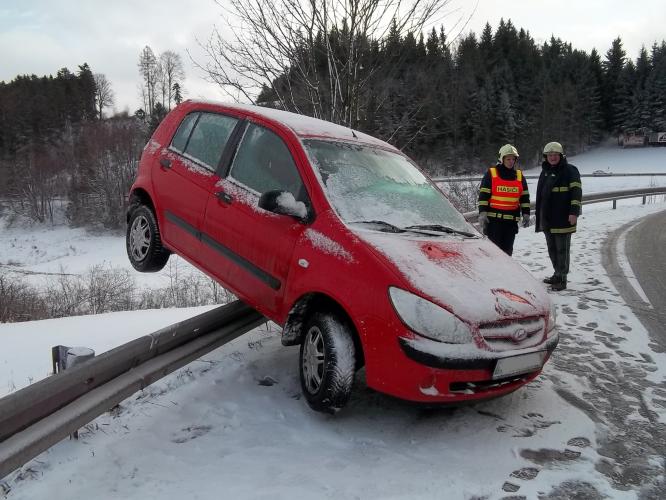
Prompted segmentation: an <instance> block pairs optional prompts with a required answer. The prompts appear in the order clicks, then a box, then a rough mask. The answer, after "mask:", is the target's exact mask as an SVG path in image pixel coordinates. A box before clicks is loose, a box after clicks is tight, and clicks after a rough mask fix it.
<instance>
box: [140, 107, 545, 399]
mask: <svg viewBox="0 0 666 500" xmlns="http://www.w3.org/2000/svg"><path fill="white" fill-rule="evenodd" d="M127 221H128V226H127V253H128V255H129V259H130V261H131V262H132V265H133V266H134V267H135V268H136V269H137V270H139V271H143V272H151V271H157V270H159V269H161V268H162V267H164V265H165V263H166V262H167V259H168V258H169V254H170V253H171V252H175V253H177V254H178V255H180V256H182V257H183V258H185V259H186V260H188V261H189V262H191V263H192V264H194V265H195V266H196V267H198V268H199V269H201V270H202V271H203V272H205V273H206V274H208V275H209V276H211V277H213V278H214V279H215V280H217V281H219V282H220V283H221V284H222V285H223V286H224V287H225V288H227V289H229V290H231V291H233V293H235V294H236V295H237V296H238V297H239V298H240V299H242V300H243V301H245V302H247V303H248V304H250V305H251V306H252V307H254V308H256V309H257V310H258V311H260V312H261V313H262V314H264V315H265V316H266V317H268V318H270V319H271V320H273V321H274V322H275V323H277V324H279V325H282V326H283V333H282V343H283V344H284V345H294V344H300V346H301V347H300V356H299V371H300V378H301V386H302V389H303V393H304V395H305V398H306V400H307V402H308V404H309V405H310V407H312V408H313V409H314V410H318V411H326V412H334V411H336V410H338V409H340V408H342V407H343V406H344V405H345V403H346V402H347V401H348V399H349V396H350V393H351V390H352V384H353V381H354V375H355V372H356V371H357V370H358V369H360V368H361V367H365V379H366V382H367V385H368V386H369V387H371V388H373V389H376V390H377V391H380V392H383V393H386V394H389V395H392V396H396V397H398V398H402V399H405V400H410V401H418V402H426V403H449V402H461V401H470V400H481V399H485V398H492V397H496V396H500V395H503V394H507V393H509V392H512V391H514V390H516V389H517V388H519V387H521V386H522V385H524V384H526V383H527V382H529V381H530V380H532V379H533V378H534V377H536V376H537V375H538V374H539V372H540V371H541V369H542V367H543V364H544V363H545V362H546V360H547V359H548V357H549V356H550V354H551V352H552V351H553V349H555V346H556V345H557V342H558V333H557V329H556V328H555V315H554V309H553V308H552V306H551V303H550V301H549V299H548V296H547V294H546V291H545V289H544V288H543V286H542V285H541V284H540V283H538V282H536V281H535V280H534V279H533V278H532V276H531V275H530V274H529V273H528V272H527V271H525V270H524V269H523V268H522V267H521V266H520V265H518V264H517V263H516V262H515V261H514V260H512V259H511V258H510V257H508V256H506V255H505V254H504V253H503V252H502V251H501V250H499V249H498V248H497V247H496V246H495V245H494V244H492V243H491V242H490V241H488V240H487V239H485V238H483V237H482V236H481V235H480V234H479V233H478V232H477V231H476V229H475V228H474V227H473V226H472V225H470V224H469V223H468V222H467V221H466V220H465V219H464V217H463V216H462V214H461V213H460V212H458V211H457V210H456V209H455V208H454V207H453V205H452V204H451V203H450V202H449V201H448V199H447V198H446V196H445V195H444V194H442V192H441V191H440V190H439V189H438V187H437V186H436V185H435V184H434V183H433V182H432V181H430V180H429V179H428V177H426V176H425V175H424V174H423V173H422V172H421V171H420V170H419V169H418V168H417V166H416V165H415V164H414V163H413V162H412V161H411V160H410V159H409V158H408V157H406V156H405V155H404V154H402V153H401V152H400V151H399V150H397V149H396V148H394V147H393V146H391V145H389V144H387V143H385V142H383V141H380V140H378V139H375V138H373V137H371V136H368V135H366V134H363V133H361V132H358V131H355V130H351V129H349V128H346V127H343V126H338V125H334V124H332V123H328V122H325V121H321V120H317V119H314V118H309V117H305V116H300V115H296V114H293V113H288V112H284V111H279V110H274V109H268V108H262V107H254V106H243V105H230V104H222V103H213V102H203V101H186V102H184V103H182V104H180V105H179V106H178V107H177V108H175V109H174V110H173V111H171V112H170V113H169V114H168V116H167V117H166V118H165V119H164V121H162V123H161V125H160V126H159V128H158V129H157V130H156V131H155V133H154V135H153V137H152V139H151V140H150V142H149V143H148V144H147V145H146V147H145V150H144V152H143V156H142V157H141V163H140V166H139V172H138V176H137V179H136V181H135V183H134V185H133V186H132V190H131V194H130V208H129V211H128V218H127Z"/></svg>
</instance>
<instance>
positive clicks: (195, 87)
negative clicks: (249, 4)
mask: <svg viewBox="0 0 666 500" xmlns="http://www.w3.org/2000/svg"><path fill="white" fill-rule="evenodd" d="M474 4H475V1H474V0H452V5H454V6H456V7H458V10H457V11H454V12H453V13H452V14H450V15H449V16H448V17H446V18H444V19H443V20H442V23H443V25H444V27H445V29H446V30H447V31H449V32H451V33H455V32H456V30H457V31H459V30H460V26H458V27H457V28H456V27H455V21H456V20H457V19H458V18H460V17H465V16H468V15H469V14H470V13H471V12H472V7H473V6H474ZM222 14H223V12H222V10H221V9H220V7H219V6H218V5H216V3H215V2H214V1H213V0H189V1H187V2H185V1H182V0H178V1H176V0H159V1H155V0H154V1H136V0H135V1H130V0H115V1H109V0H86V1H83V0H1V3H0V80H4V81H10V80H12V79H13V78H14V77H16V76H17V75H19V74H33V73H34V74H36V75H39V76H41V75H45V74H55V73H56V72H57V71H58V69H60V68H62V67H67V68H69V69H70V70H71V71H76V70H77V69H78V65H80V64H83V63H84V62H87V63H88V64H89V65H90V67H91V69H92V70H93V72H95V73H104V74H105V75H106V76H107V78H108V79H109V80H110V82H111V84H112V87H113V90H114V92H115V95H116V105H115V109H116V110H117V111H122V110H124V109H127V110H129V111H130V112H134V111H135V110H136V109H137V108H138V107H140V100H139V94H138V84H139V74H138V69H137V61H138V58H139V53H140V52H141V50H142V48H143V47H144V46H145V45H149V46H150V47H151V48H152V49H153V51H154V52H155V54H156V55H159V53H160V52H163V51H165V50H173V51H175V52H177V53H179V54H180V55H181V57H182V58H183V62H184V63H185V72H186V81H185V90H186V96H187V97H195V98H198V97H201V98H208V99H222V100H226V99H227V98H226V97H225V96H224V94H223V93H221V92H220V91H219V89H218V88H217V87H215V86H214V85H212V84H209V83H207V82H206V81H205V80H204V75H203V74H202V72H201V71H200V70H198V69H196V68H195V67H194V66H193V64H192V63H191V61H190V57H189V56H188V53H187V51H188V50H189V51H190V53H191V54H192V56H193V57H194V58H195V59H196V60H198V61H200V62H202V63H205V57H204V55H203V53H202V51H201V49H200V48H199V47H198V45H197V39H199V40H200V41H202V42H203V41H205V40H206V39H207V38H208V37H209V35H210V33H211V31H212V29H213V26H214V25H217V26H218V27H220V28H222V27H223V26H224V19H223V17H222ZM500 18H504V19H505V20H506V19H511V20H512V22H513V24H514V25H515V26H516V27H518V28H521V27H522V28H525V29H527V30H528V31H529V32H530V34H531V35H532V37H533V38H535V39H536V41H537V42H539V43H540V42H543V41H545V40H548V39H549V38H550V36H551V35H555V36H557V37H560V38H562V39H563V40H565V41H568V42H571V43H572V44H573V46H574V47H575V48H579V49H583V50H586V51H590V50H591V49H592V48H595V47H596V48H597V50H598V51H599V52H600V54H601V55H602V56H603V55H604V54H605V53H606V51H607V50H608V48H609V47H610V45H611V42H612V40H613V39H614V38H616V37H617V36H621V38H622V40H623V43H624V48H625V50H626V51H627V54H628V55H629V56H630V57H631V58H632V59H635V58H636V56H637V55H638V51H639V50H640V47H641V45H643V44H644V45H646V46H647V47H648V48H649V47H650V46H651V45H652V43H653V42H655V41H657V42H661V40H663V39H666V0H642V1H640V2H632V1H628V0H557V1H556V0H478V6H477V8H476V11H475V12H474V14H473V17H472V19H471V21H470V22H469V24H468V25H467V28H466V31H470V30H472V31H474V32H476V33H480V31H481V30H482V29H483V26H484V25H485V23H486V22H490V24H491V26H492V27H493V29H494V28H496V27H497V24H498V22H499V20H500Z"/></svg>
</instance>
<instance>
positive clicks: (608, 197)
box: [463, 187, 666, 222]
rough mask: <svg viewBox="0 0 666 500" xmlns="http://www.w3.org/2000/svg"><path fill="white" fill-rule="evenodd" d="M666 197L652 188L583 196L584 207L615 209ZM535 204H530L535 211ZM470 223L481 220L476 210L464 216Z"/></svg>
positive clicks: (659, 189) (664, 191) (665, 192)
mask: <svg viewBox="0 0 666 500" xmlns="http://www.w3.org/2000/svg"><path fill="white" fill-rule="evenodd" d="M658 195H666V187H652V188H637V189H625V190H620V191H608V192H605V193H591V194H588V195H583V205H590V204H592V203H604V202H607V201H612V202H613V209H615V208H617V200H625V199H629V198H640V197H642V198H643V205H645V203H646V201H647V197H648V196H658ZM534 206H535V204H534V202H532V203H531V204H530V207H531V208H532V210H534ZM463 215H464V216H465V219H467V221H468V222H476V221H477V219H478V218H479V213H478V212H477V211H476V210H475V211H473V212H465V213H464V214H463Z"/></svg>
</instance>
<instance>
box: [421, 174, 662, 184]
mask: <svg viewBox="0 0 666 500" xmlns="http://www.w3.org/2000/svg"><path fill="white" fill-rule="evenodd" d="M663 175H666V172H654V173H646V172H640V173H628V172H627V173H618V174H614V173H612V172H608V173H603V174H602V173H598V174H580V176H581V177H655V176H656V177H659V176H663ZM538 178H539V175H538V174H529V175H525V179H528V180H529V179H538ZM481 179H483V175H469V176H447V177H432V180H433V182H450V183H456V182H481Z"/></svg>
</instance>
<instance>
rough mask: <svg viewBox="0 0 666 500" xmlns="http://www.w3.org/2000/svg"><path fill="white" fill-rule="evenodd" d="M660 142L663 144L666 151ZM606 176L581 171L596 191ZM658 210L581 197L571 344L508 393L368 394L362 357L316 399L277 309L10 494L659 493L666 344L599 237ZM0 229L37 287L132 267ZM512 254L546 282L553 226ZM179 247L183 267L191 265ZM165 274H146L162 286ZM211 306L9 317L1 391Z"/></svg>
mask: <svg viewBox="0 0 666 500" xmlns="http://www.w3.org/2000/svg"><path fill="white" fill-rule="evenodd" d="M620 151H621V150H620ZM632 151H634V152H635V151H638V150H632ZM657 151H661V157H660V158H661V160H664V159H666V149H661V150H657ZM641 153H642V150H641ZM590 154H591V153H590ZM580 158H583V155H581V157H580ZM661 160H660V161H661ZM572 162H574V163H576V164H580V165H582V162H580V161H575V160H573V159H572ZM634 163H637V161H634ZM580 165H579V166H580ZM649 168H650V169H652V168H655V167H654V165H652V166H649ZM581 170H583V169H582V168H581ZM623 171H624V170H623ZM646 171H647V170H646ZM602 180H604V179H587V182H586V183H585V184H584V189H586V188H585V186H588V187H587V189H586V192H591V190H592V189H594V184H593V181H602ZM599 190H605V189H599ZM662 210H666V203H664V202H663V199H661V200H659V202H657V203H652V204H648V205H645V206H643V205H636V204H629V203H628V202H624V203H622V204H621V209H619V210H610V208H609V207H608V206H603V205H599V206H595V209H594V210H588V209H587V207H586V208H585V210H584V213H583V215H582V217H581V219H580V221H579V233H577V234H576V235H574V236H573V239H572V262H571V274H570V283H569V289H567V290H566V291H565V292H561V293H551V294H550V295H551V298H552V300H553V301H554V302H555V303H556V305H557V309H558V313H559V317H558V324H559V326H560V332H561V343H560V346H559V347H558V349H557V350H556V351H555V353H554V354H553V358H552V359H551V361H550V362H549V363H548V364H547V366H546V368H545V370H544V372H543V373H542V375H540V376H539V377H538V378H537V379H536V380H535V381H534V382H533V383H531V384H529V385H528V386H527V387H525V388H522V389H520V390H518V391H517V392H515V393H513V394H511V395H509V396H506V397H503V398H499V399H497V400H494V401H490V402H484V403H478V404H475V405H473V406H467V407H461V408H436V409H433V408H424V407H420V406H416V405H411V404H407V403H403V402H400V401H397V400H394V399H391V398H388V397H384V396H382V395H380V394H377V393H375V392H373V391H371V390H370V389H368V388H367V387H365V385H364V381H363V374H362V372H361V373H360V374H359V376H358V377H357V380H356V389H355V392H354V395H353V396H352V400H351V402H350V404H349V405H348V406H347V407H346V408H345V409H344V410H343V411H342V412H341V413H339V414H338V415H336V416H326V415H321V414H317V413H314V412H312V411H311V410H310V409H309V408H308V406H307V404H306V403H305V402H304V401H303V400H302V398H301V395H300V385H299V381H298V372H297V360H298V347H289V348H285V347H282V345H281V344H280V339H279V328H278V327H276V326H275V325H272V324H267V325H264V326H262V327H259V328H257V329H255V330H254V331H252V332H250V333H248V334H246V335H245V336H243V337H241V338H239V339H237V340H235V341H234V342H232V343H230V344H227V345H225V346H223V347H222V348H220V349H217V350H216V351H214V352H212V353H210V354H208V355H207V356H205V357H204V358H202V359H200V360H198V361H195V362H193V363H191V364H190V365H188V366H187V367H186V368H184V369H181V370H179V371H177V372H176V373H174V374H172V375H170V376H168V377H166V378H164V379H162V380H161V381H159V382H158V383H156V384H154V385H153V386H151V387H149V388H148V389H146V390H145V391H142V392H141V393H138V394H136V395H135V396H133V397H132V398H130V399H128V400H126V401H125V402H124V403H123V404H122V405H121V406H120V408H119V410H118V411H114V412H113V414H105V415H103V416H101V417H100V418H98V419H97V420H95V421H94V422H93V423H92V424H90V425H88V426H87V427H86V428H85V429H83V430H82V432H81V439H80V440H79V441H69V440H65V441H62V442H61V443H59V444H58V445H56V446H54V447H53V448H51V449H50V450H49V451H47V452H45V453H43V454H42V455H41V456H39V457H38V458H37V459H35V460H33V461H31V462H30V463H28V464H27V465H26V466H24V467H23V468H22V469H20V470H19V471H17V472H15V473H13V474H11V475H10V476H9V477H7V478H4V482H1V481H0V496H2V494H3V491H4V492H5V496H6V497H7V498H9V499H31V500H32V499H41V498H53V497H54V496H56V497H62V498H65V497H67V498H72V499H83V498H124V499H137V500H138V499H142V500H143V499H153V498H154V499H158V498H159V499H181V498H201V499H208V498H225V499H227V498H228V499H264V498H265V499H405V500H406V499H410V500H411V499H434V498H445V499H469V500H471V499H477V500H480V499H488V500H492V499H508V498H514V499H518V498H526V499H536V498H547V499H572V498H577V499H586V500H587V499H602V498H611V499H642V498H645V499H657V498H660V497H659V496H655V495H658V494H657V493H655V492H663V491H666V488H665V486H666V477H664V465H665V464H664V456H663V455H661V456H660V455H658V454H655V453H654V448H651V447H650V438H651V436H654V435H656V434H655V433H661V434H664V432H665V431H664V429H665V428H666V427H665V426H666V390H665V389H664V387H665V384H666V354H664V353H659V352H657V349H656V348H654V347H655V346H654V345H653V344H652V343H651V342H650V338H649V336H648V333H647V332H646V331H645V329H644V328H643V326H642V325H641V324H640V322H639V321H638V320H637V319H636V317H635V316H634V314H633V313H632V312H631V310H630V308H629V307H628V306H627V305H625V304H624V302H623V301H622V299H621V298H620V296H619V294H618V292H617V290H616V289H615V287H614V286H613V285H612V283H611V281H610V279H609V278H608V277H607V276H606V274H605V271H604V269H603V267H602V266H601V253H600V251H601V245H602V244H603V241H604V239H605V237H606V236H607V235H608V234H609V232H612V231H614V230H615V229H617V228H619V227H621V226H623V225H624V224H626V223H629V222H631V221H637V220H639V219H640V218H641V217H644V216H646V215H649V214H652V213H655V212H658V211H662ZM0 235H1V238H0V265H2V266H3V268H4V269H5V271H9V270H12V272H16V273H20V274H21V275H22V276H30V277H31V279H34V280H35V281H34V283H35V285H38V284H39V282H40V280H43V279H48V275H45V274H43V273H59V272H69V273H82V272H85V270H86V269H87V268H88V267H89V266H91V265H95V264H98V263H99V262H100V261H104V262H106V263H108V264H109V265H111V266H113V267H117V268H121V269H123V268H127V269H129V268H130V266H129V263H128V262H127V259H126V256H125V254H124V238H123V237H122V236H121V235H115V236H114V235H90V234H86V233H85V232H84V231H82V230H72V229H67V228H62V227H61V228H55V229H43V228H37V227H33V228H20V229H18V228H12V229H6V228H3V229H2V233H0ZM618 251H619V252H620V253H622V251H623V250H622V248H621V247H620V248H618ZM514 257H515V258H516V259H517V260H518V261H519V262H520V263H521V264H522V265H523V266H524V267H525V268H526V269H528V270H529V271H530V272H532V274H533V275H534V276H535V277H537V278H539V279H540V278H542V277H544V276H546V275H550V274H551V271H552V270H551V268H550V263H549V261H548V256H547V251H546V247H545V241H544V238H543V235H540V234H538V235H537V234H535V233H534V232H533V230H532V229H531V228H530V229H529V230H521V232H520V233H519V234H518V236H517V240H516V247H515V253H514ZM624 260H626V259H624ZM179 262H180V263H179V264H178V266H180V269H181V270H182V271H181V272H196V271H194V270H191V268H189V266H187V265H186V264H185V263H183V261H182V260H180V261H179ZM31 273H38V274H31ZM165 273H166V271H163V272H162V273H158V274H156V275H140V274H138V273H137V274H136V277H135V279H136V281H137V285H138V286H145V287H151V286H161V281H162V280H168V279H169V276H168V274H165ZM207 309H208V308H194V309H187V310H153V311H136V312H121V313H112V314H104V315H99V316H84V317H74V318H62V319H56V320H46V321H36V322H28V323H17V324H0V342H1V344H0V345H2V349H1V351H0V396H2V395H4V394H6V393H7V392H12V391H14V390H16V389H20V388H21V387H24V386H25V385H27V384H29V383H31V382H33V381H35V380H38V379H40V378H43V377H45V376H47V374H48V372H49V371H50V348H51V346H52V345H55V344H65V345H84V346H88V347H92V348H94V349H95V350H96V351H97V352H98V353H101V352H103V351H105V350H107V349H109V348H112V347H114V346H116V345H119V344H122V343H124V342H126V341H128V340H129V339H132V338H135V337H137V336H141V335H144V334H146V333H148V332H151V331H155V330H157V329H159V328H161V327H163V326H166V325H168V324H171V323H173V322H175V321H178V320H181V319H184V318H186V317H189V316H192V315H195V314H198V313H200V312H203V311H204V310H207ZM653 348H654V349H653ZM55 492H57V493H55Z"/></svg>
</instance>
